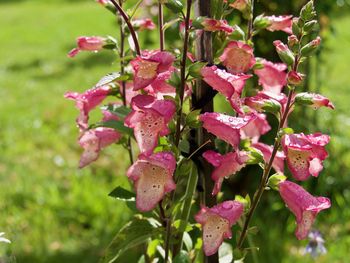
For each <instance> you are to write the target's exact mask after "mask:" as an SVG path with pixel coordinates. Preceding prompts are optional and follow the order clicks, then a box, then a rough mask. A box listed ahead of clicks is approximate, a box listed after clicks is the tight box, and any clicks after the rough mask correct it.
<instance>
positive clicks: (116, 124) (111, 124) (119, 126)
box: [95, 120, 133, 136]
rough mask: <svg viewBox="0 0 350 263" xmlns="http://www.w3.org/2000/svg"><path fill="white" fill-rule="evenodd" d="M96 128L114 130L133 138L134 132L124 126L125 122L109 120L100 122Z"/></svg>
mask: <svg viewBox="0 0 350 263" xmlns="http://www.w3.org/2000/svg"><path fill="white" fill-rule="evenodd" d="M95 127H107V128H113V129H115V130H117V131H119V132H121V133H124V134H127V135H129V136H133V130H132V129H130V128H128V127H126V126H124V122H123V121H116V120H109V121H103V122H98V123H96V124H95Z"/></svg>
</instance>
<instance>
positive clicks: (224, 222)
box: [195, 201, 243, 256]
mask: <svg viewBox="0 0 350 263" xmlns="http://www.w3.org/2000/svg"><path fill="white" fill-rule="evenodd" d="M242 214H243V205H242V204H241V203H240V202H237V201H225V202H223V203H220V204H218V205H216V206H213V207H212V208H208V207H205V206H203V207H202V208H201V210H200V211H199V212H198V213H197V215H196V216H195V220H196V221H197V222H198V223H199V224H201V225H202V229H203V249H204V253H205V255H206V256H211V255H213V254H215V253H216V252H217V251H218V249H219V247H220V245H221V244H222V242H223V241H224V239H226V238H229V239H230V238H231V237H232V231H231V227H232V226H233V225H234V224H235V223H236V222H237V221H238V219H239V218H240V217H241V215H242Z"/></svg>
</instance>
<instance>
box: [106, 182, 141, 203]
mask: <svg viewBox="0 0 350 263" xmlns="http://www.w3.org/2000/svg"><path fill="white" fill-rule="evenodd" d="M108 196H111V197H113V198H116V199H118V200H122V201H127V202H133V201H135V197H136V195H135V194H134V193H133V192H130V191H129V190H126V189H124V188H123V187H121V186H117V187H116V188H114V189H113V191H112V192H110V193H109V194H108Z"/></svg>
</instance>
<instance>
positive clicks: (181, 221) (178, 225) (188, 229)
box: [173, 219, 193, 232]
mask: <svg viewBox="0 0 350 263" xmlns="http://www.w3.org/2000/svg"><path fill="white" fill-rule="evenodd" d="M181 224H185V229H184V231H185V232H190V231H191V230H192V229H193V227H192V226H191V224H190V223H188V222H186V221H183V220H181V219H177V220H175V222H174V223H173V226H174V227H175V228H176V229H179V228H180V225H181Z"/></svg>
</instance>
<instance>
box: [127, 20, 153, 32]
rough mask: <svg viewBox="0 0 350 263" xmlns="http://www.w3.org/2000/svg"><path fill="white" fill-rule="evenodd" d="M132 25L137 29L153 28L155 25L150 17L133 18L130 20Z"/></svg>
mask: <svg viewBox="0 0 350 263" xmlns="http://www.w3.org/2000/svg"><path fill="white" fill-rule="evenodd" d="M132 25H133V26H134V27H136V28H138V29H139V31H143V30H154V29H155V28H156V25H155V24H154V23H153V21H152V19H150V18H144V19H135V20H133V21H132Z"/></svg>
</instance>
